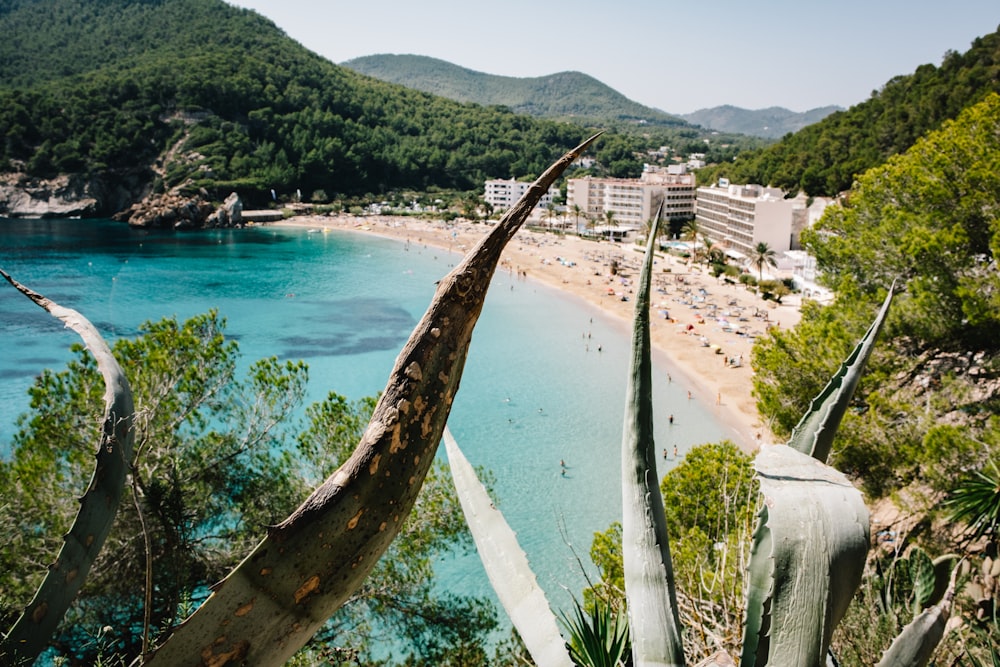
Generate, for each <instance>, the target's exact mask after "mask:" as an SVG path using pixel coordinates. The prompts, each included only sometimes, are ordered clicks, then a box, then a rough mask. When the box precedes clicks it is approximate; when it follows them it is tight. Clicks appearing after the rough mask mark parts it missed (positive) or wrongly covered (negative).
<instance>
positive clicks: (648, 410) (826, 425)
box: [460, 212, 954, 667]
mask: <svg viewBox="0 0 1000 667" xmlns="http://www.w3.org/2000/svg"><path fill="white" fill-rule="evenodd" d="M658 218H659V212H658V213H657V216H656V218H654V221H653V223H651V225H650V227H651V231H650V234H649V237H648V238H649V241H648V243H647V247H646V256H645V260H644V263H643V267H642V270H641V273H640V278H639V286H638V290H637V295H636V299H635V315H634V326H633V336H632V350H633V353H632V359H631V364H630V368H629V372H628V384H627V390H626V408H625V419H624V425H623V435H622V498H623V502H622V506H623V517H622V534H623V544H622V551H623V560H624V570H625V597H626V603H627V606H628V612H629V621H630V622H629V627H630V632H631V644H632V659H633V661H634V664H635V665H636V666H637V667H638V666H656V667H660V666H667V665H683V664H685V656H684V650H683V645H682V641H681V635H682V628H681V625H680V622H679V620H678V611H677V595H676V589H675V584H674V575H673V566H672V562H671V557H670V540H669V535H668V534H667V529H666V522H665V519H664V510H663V501H662V497H661V495H660V492H659V488H658V483H659V476H658V474H657V471H656V460H657V457H656V447H655V445H654V442H653V417H654V415H653V402H652V382H651V376H652V372H651V368H652V364H651V345H650V335H649V306H650V282H651V275H652V265H653V253H654V245H653V241H652V240H653V239H655V238H656V226H657V221H658ZM892 295H893V288H890V289H889V292H888V295H887V296H886V299H885V302H884V304H883V306H882V308H881V310H880V311H879V313H878V315H877V316H876V318H875V320H874V322H873V323H872V325H871V327H870V328H869V330H868V331H867V332H866V334H865V335H864V336H863V337H862V339H861V341H860V343H859V344H858V345H857V347H856V348H855V350H854V351H853V352H852V354H851V355H850V356H849V357H848V358H847V360H846V361H845V362H844V363H843V364H842V366H841V367H840V369H839V370H838V372H837V373H836V374H835V375H834V377H833V378H832V379H831V380H830V382H829V384H828V385H827V386H826V387H825V388H824V389H823V391H822V392H821V393H820V394H819V396H817V397H816V399H815V400H813V402H812V404H811V405H810V408H809V410H808V411H807V413H806V414H805V416H803V418H802V420H801V421H800V422H799V424H798V426H797V427H796V428H795V429H794V431H793V433H792V436H791V438H790V440H789V442H788V443H787V444H784V445H764V446H763V447H761V449H760V452H759V453H758V455H757V457H756V459H755V464H754V465H755V469H756V471H757V477H758V480H759V482H760V494H761V500H762V502H761V505H760V506H761V510H760V513H759V515H758V521H757V527H756V530H755V532H754V536H753V543H752V551H751V559H750V565H749V585H748V591H747V600H746V616H745V622H744V639H743V651H742V655H741V659H740V664H741V665H743V666H745V667H760V666H763V665H795V666H803V665H804V666H814V665H815V666H818V665H823V664H826V663H827V660H828V654H829V648H830V642H831V638H832V635H833V630H834V628H835V627H836V625H837V623H838V622H839V621H840V620H841V618H842V617H843V615H844V613H845V611H846V609H847V606H848V604H849V603H850V601H851V599H852V597H853V595H854V593H855V591H856V590H857V587H858V585H859V583H860V582H861V578H862V573H863V569H864V565H865V559H866V555H867V553H868V546H869V515H868V510H867V508H866V507H865V504H864V502H863V499H862V496H861V493H860V492H859V491H858V490H857V489H855V488H854V486H852V485H851V483H850V482H849V481H848V480H847V478H846V477H845V476H844V475H843V474H841V473H840V472H838V471H836V470H834V469H833V468H831V467H830V466H828V465H827V464H826V458H827V456H828V454H829V452H830V448H831V445H832V442H833V438H834V435H835V433H836V430H837V428H838V426H839V424H840V421H841V419H842V418H843V416H844V414H845V413H846V411H847V409H848V406H849V404H850V401H851V399H852V396H853V394H854V391H855V389H856V387H857V385H858V382H859V380H860V378H861V375H862V373H863V369H864V366H865V363H866V361H867V359H868V357H869V356H870V354H871V352H872V349H873V346H874V344H875V339H876V338H877V336H878V332H879V330H880V329H881V327H882V324H883V323H884V321H885V319H886V317H887V314H888V310H889V305H890V303H891V301H892ZM460 494H461V490H460ZM467 516H468V514H467ZM469 523H470V528H471V529H472V532H473V534H474V535H475V534H476V533H477V532H479V531H481V530H483V527H482V526H477V525H474V524H473V522H472V521H471V520H470V522H469ZM482 544H487V545H488V544H489V540H488V539H486V538H477V545H482ZM479 549H480V554H481V556H482V558H483V559H484V561H486V560H488V559H489V558H491V556H490V555H489V554H487V553H484V547H483V546H479ZM525 566H526V565H525ZM522 576H527V575H526V574H525V575H522ZM494 587H495V588H498V592H499V588H500V587H502V581H501V582H500V584H498V583H497V580H494ZM953 594H954V585H953V580H952V586H951V587H950V588H949V589H948V591H947V592H945V593H944V594H943V595H942V596H941V598H940V602H939V603H937V604H935V605H934V606H933V607H931V608H929V609H927V610H925V611H923V612H921V613H920V614H919V615H918V616H917V618H916V619H915V620H914V622H913V623H911V625H910V626H908V627H907V628H906V629H904V631H903V633H902V634H901V635H900V636H899V637H898V638H897V639H896V641H895V642H894V643H893V646H892V647H890V649H889V650H888V651H887V652H886V654H885V657H884V658H883V661H882V662H881V663H880V664H881V665H884V666H885V667H889V666H890V665H892V666H894V667H904V666H905V667H910V666H915V665H923V664H926V661H927V659H928V658H929V655H930V653H931V652H932V651H933V649H934V647H935V646H936V645H937V642H939V641H940V638H941V635H942V633H943V629H944V625H943V623H944V621H946V620H947V616H948V612H949V610H950V605H951V600H952V597H953ZM928 599H929V598H928ZM501 600H503V596H502V595H501ZM535 613H536V614H539V615H542V614H544V613H546V612H545V610H544V609H543V608H542V607H541V603H539V607H538V608H536V610H535ZM547 613H550V614H551V611H550V610H549V611H548V612H547ZM515 626H516V627H519V626H517V625H516V622H515ZM604 627H608V626H607V625H605V626H604ZM573 657H574V658H575V659H577V660H578V661H580V662H578V663H577V664H583V661H582V659H581V656H580V655H579V654H574V656H573ZM562 659H563V658H562V656H561V655H560V656H559V661H560V662H552V663H544V662H542V661H539V662H538V664H539V665H540V667H547V665H548V664H561V661H562ZM726 660H727V661H728V662H729V663H730V664H731V660H729V659H728V658H726Z"/></svg>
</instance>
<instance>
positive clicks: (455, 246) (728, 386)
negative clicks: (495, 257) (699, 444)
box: [268, 216, 799, 452]
mask: <svg viewBox="0 0 1000 667" xmlns="http://www.w3.org/2000/svg"><path fill="white" fill-rule="evenodd" d="M268 224H269V225H281V226H294V227H304V228H310V229H322V228H330V229H342V230H347V231H353V232H359V233H367V234H376V235H379V236H384V237H389V238H393V239H398V240H400V241H409V242H410V243H411V244H413V243H415V244H421V245H428V246H434V247H438V248H442V249H445V250H449V251H451V252H455V253H462V254H464V253H465V252H467V251H468V250H470V249H471V248H472V247H473V246H474V245H475V244H476V243H477V242H478V241H479V239H480V238H482V236H483V235H484V234H486V233H487V232H488V231H489V230H490V229H491V227H490V226H489V225H487V224H485V223H471V222H454V223H444V222H439V221H428V220H421V219H417V218H410V217H392V216H375V217H364V218H360V217H355V216H336V217H334V216H329V217H328V216H297V217H293V218H290V219H288V220H285V221H282V222H276V223H268ZM642 259H643V253H642V251H641V250H639V249H638V247H637V246H635V245H634V244H620V243H609V242H606V241H600V242H598V241H593V240H587V239H581V238H579V237H576V236H572V235H566V236H561V235H556V234H550V233H544V232H534V231H530V230H527V229H521V230H520V231H519V232H518V233H517V235H516V236H515V237H514V238H513V239H512V240H511V241H510V243H509V244H508V245H507V248H506V250H505V251H504V254H503V258H502V260H501V262H502V264H503V266H502V267H500V268H499V269H498V270H500V271H516V272H518V275H523V276H524V277H526V278H527V279H528V280H539V281H542V282H544V283H546V284H548V285H550V286H552V287H555V288H558V289H560V290H563V291H564V292H566V293H569V294H572V295H573V296H574V297H577V298H580V299H582V300H583V301H585V302H586V303H588V304H590V305H591V306H592V307H594V308H598V309H600V310H601V311H603V312H605V313H607V314H609V315H611V316H612V318H613V319H614V320H615V321H617V322H620V324H621V327H622V334H623V336H626V337H627V336H629V331H630V329H631V323H632V316H633V299H632V296H633V294H632V290H633V289H634V286H633V285H632V284H631V283H632V282H633V281H634V280H635V278H636V275H637V273H638V269H639V267H640V266H641V263H642ZM613 261H614V262H617V264H618V266H619V267H620V270H619V271H618V272H617V274H616V275H612V274H611V265H612V262H613ZM653 271H654V277H653V280H654V290H655V291H654V292H653V296H652V316H651V318H650V319H651V322H652V326H651V332H650V333H651V339H652V343H653V347H654V354H655V355H657V357H658V358H657V362H658V363H659V366H660V367H661V368H667V369H670V370H669V372H670V375H671V378H670V381H671V382H679V383H682V385H681V386H683V387H687V388H688V390H689V391H690V392H691V396H692V397H693V398H697V400H699V401H701V402H702V403H703V404H704V405H706V406H712V408H711V409H712V410H713V411H714V414H715V416H716V417H717V419H718V420H719V422H720V423H721V424H723V425H724V426H726V427H727V430H728V431H729V432H730V433H731V434H732V435H731V436H729V437H730V439H731V440H733V441H734V442H735V443H736V444H738V445H739V446H740V447H742V448H743V449H744V450H746V451H747V452H752V451H754V450H756V448H757V446H758V444H759V443H761V442H773V438H772V436H771V433H770V430H769V429H768V428H767V425H766V424H765V423H764V422H763V421H762V420H761V418H760V416H759V414H758V412H757V408H756V404H755V401H754V398H753V396H752V395H751V392H752V374H753V371H752V369H751V368H750V350H751V348H752V347H753V343H754V338H755V337H759V336H765V335H767V331H768V329H769V328H770V327H780V328H782V329H784V328H790V327H793V326H795V325H796V324H797V323H798V321H799V300H798V297H797V296H796V295H791V296H788V297H785V299H784V300H783V301H784V303H782V304H781V305H778V304H776V303H774V302H772V301H764V300H763V299H761V298H760V297H758V296H757V295H755V294H754V293H753V292H751V291H749V290H747V289H746V288H745V287H743V286H742V285H732V284H726V283H724V282H721V281H719V280H717V279H716V278H713V277H712V275H711V274H710V273H708V272H707V270H706V268H705V267H704V266H691V265H688V264H687V263H686V262H685V261H684V260H683V259H681V258H679V257H673V256H670V255H660V254H659V253H658V254H657V256H656V262H655V264H654V268H653ZM623 296H624V297H625V298H626V299H627V300H623V299H622V297H623ZM711 304H715V305H716V306H717V308H716V309H715V310H714V311H713V310H712V309H711V308H710V305H711ZM713 312H714V315H711V314H710V313H713ZM667 315H669V319H668V318H667ZM731 360H738V361H740V362H741V364H740V365H738V366H734V365H731V364H730V361H731Z"/></svg>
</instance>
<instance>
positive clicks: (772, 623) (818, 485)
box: [740, 288, 893, 667]
mask: <svg viewBox="0 0 1000 667" xmlns="http://www.w3.org/2000/svg"><path fill="white" fill-rule="evenodd" d="M892 295H893V288H890V289H889V294H888V295H887V296H886V299H885V302H884V303H883V305H882V308H881V310H880V311H879V313H878V315H877V316H876V318H875V321H874V322H873V323H872V325H871V326H870V327H869V329H868V331H867V333H866V334H865V335H864V336H863V337H862V339H861V342H860V343H859V344H858V345H857V347H856V348H855V349H854V351H853V352H852V353H851V355H850V356H849V357H848V358H847V360H846V361H845V362H844V363H843V364H842V365H841V367H840V369H839V371H838V373H837V374H836V375H835V376H834V377H833V379H832V380H830V382H829V383H828V384H827V386H826V387H825V388H824V389H823V391H822V392H821V393H820V395H819V396H817V397H816V398H815V399H814V400H813V401H812V403H811V404H810V409H809V412H808V413H806V415H805V416H804V417H803V418H802V420H801V421H800V422H799V424H798V426H796V427H795V430H794V431H793V432H792V438H791V440H790V441H789V442H788V446H781V445H777V446H776V445H769V446H765V447H763V448H761V451H760V452H759V453H758V455H757V458H756V459H755V462H754V465H755V467H756V469H757V476H758V480H759V481H760V492H761V496H762V498H763V501H764V502H763V505H762V507H761V511H760V514H759V515H758V517H757V527H756V529H755V531H754V537H753V545H752V549H751V553H750V566H749V573H748V588H747V602H746V621H745V623H744V636H743V653H742V658H741V660H740V664H741V665H743V666H744V667H760V666H762V665H766V664H768V662H769V661H772V660H773V659H774V657H775V656H778V660H780V662H781V663H782V664H795V665H820V664H823V662H824V661H825V659H826V658H825V656H826V653H827V650H828V649H829V646H830V639H831V637H832V635H833V629H834V628H835V627H836V625H837V623H839V622H840V619H841V618H843V615H844V612H845V611H846V610H847V605H848V604H849V603H850V600H851V598H852V597H853V595H854V591H855V590H856V589H857V587H858V584H860V582H861V576H862V573H863V570H864V563H865V557H866V554H867V552H868V538H869V534H868V533H869V525H868V508H867V507H865V504H864V500H863V499H862V497H861V494H860V492H858V491H857V489H855V488H854V487H853V486H852V485H851V484H850V482H849V481H848V480H847V478H845V477H844V476H843V475H842V474H840V473H839V472H837V471H836V470H834V469H833V468H831V467H829V466H827V465H826V463H825V461H826V459H827V456H828V455H829V452H830V447H831V445H832V442H833V437H834V435H835V434H836V431H837V427H838V426H839V425H840V421H841V419H842V418H843V415H844V413H845V412H846V410H847V407H848V405H849V404H850V401H851V397H852V396H853V394H854V390H855V389H856V387H857V384H858V381H859V380H860V378H861V374H862V372H863V370H864V364H865V362H866V361H867V359H868V357H869V356H870V355H871V352H872V349H873V346H874V344H875V339H876V338H877V336H878V332H879V331H880V330H881V328H882V324H883V323H884V321H885V318H886V316H887V314H888V312H889V305H890V303H891V302H892Z"/></svg>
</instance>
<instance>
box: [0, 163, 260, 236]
mask: <svg viewBox="0 0 1000 667" xmlns="http://www.w3.org/2000/svg"><path fill="white" fill-rule="evenodd" d="M154 177H155V175H154V174H153V173H152V172H151V171H148V172H144V173H140V172H133V173H129V174H124V175H123V174H104V175H101V176H100V177H90V178H88V177H85V176H82V175H79V174H69V175H60V176H57V177H56V178H51V179H41V178H35V177H31V176H27V175H24V174H19V173H13V174H0V216H6V217H9V218H69V217H106V218H113V219H114V220H119V221H121V222H127V223H128V224H130V225H132V226H134V227H157V228H172V229H197V228H202V227H232V226H239V225H241V224H242V223H243V204H242V202H241V201H240V198H239V197H238V196H237V195H236V193H233V194H231V195H229V197H228V198H227V199H226V201H225V202H224V203H223V204H222V205H221V206H216V205H214V204H213V203H211V202H210V201H209V197H208V194H207V193H206V192H204V191H202V192H199V193H198V194H196V195H194V196H189V195H184V194H180V193H179V192H177V191H171V192H168V193H160V194H154V193H152V185H151V184H152V182H153V179H154Z"/></svg>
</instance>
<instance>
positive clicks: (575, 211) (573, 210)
mask: <svg viewBox="0 0 1000 667" xmlns="http://www.w3.org/2000/svg"><path fill="white" fill-rule="evenodd" d="M570 212H571V213H572V214H573V217H574V218H575V219H576V233H577V234H579V233H580V216H581V215H583V209H582V208H580V205H579V204H573V208H571V209H570Z"/></svg>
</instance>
